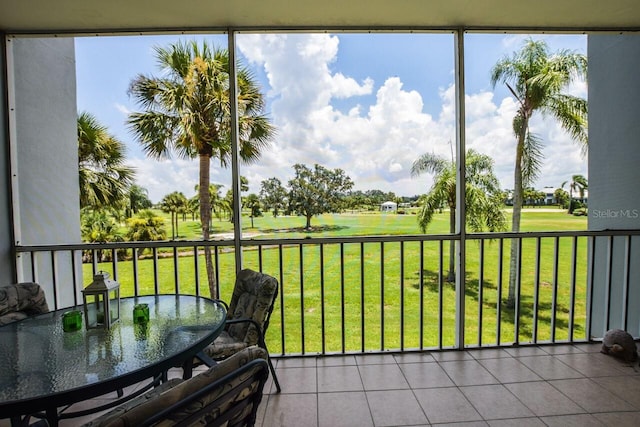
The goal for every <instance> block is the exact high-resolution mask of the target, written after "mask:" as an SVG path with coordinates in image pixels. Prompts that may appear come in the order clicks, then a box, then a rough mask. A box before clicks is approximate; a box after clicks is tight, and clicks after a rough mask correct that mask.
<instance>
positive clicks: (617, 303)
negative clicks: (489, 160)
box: [588, 34, 640, 337]
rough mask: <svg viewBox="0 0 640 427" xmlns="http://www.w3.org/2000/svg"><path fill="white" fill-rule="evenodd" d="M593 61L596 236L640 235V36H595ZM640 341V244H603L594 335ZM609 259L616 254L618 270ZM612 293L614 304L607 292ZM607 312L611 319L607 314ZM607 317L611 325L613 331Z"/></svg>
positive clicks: (592, 214) (599, 244) (592, 225)
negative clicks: (618, 332) (627, 335)
mask: <svg viewBox="0 0 640 427" xmlns="http://www.w3.org/2000/svg"><path fill="white" fill-rule="evenodd" d="M588 45H589V47H588V54H589V229H590V230H605V229H640V74H639V71H638V70H640V36H639V35H633V34H628V35H591V36H589V42H588ZM629 250H630V251H631V259H630V265H629V266H628V267H629V270H628V277H629V286H628V288H629V302H628V314H627V317H626V322H627V329H628V330H629V331H630V332H631V333H633V334H634V335H635V336H639V335H640V313H639V312H638V310H637V307H639V306H640V239H633V240H631V241H629V242H627V241H626V240H625V239H623V238H615V239H614V240H613V244H612V245H609V241H608V239H598V240H597V241H596V246H595V252H594V253H593V255H594V260H595V262H594V271H593V284H594V290H593V294H592V299H593V317H592V319H591V326H592V335H594V336H596V337H600V336H602V332H603V331H604V330H605V329H606V328H607V326H608V327H610V328H614V327H624V319H623V313H624V311H625V309H626V308H625V306H624V304H623V298H624V293H625V292H626V289H627V279H626V277H627V271H626V270H625V260H626V257H627V252H628V251H629ZM608 253H612V254H613V262H612V263H611V266H609V263H608V262H607V259H608ZM608 287H610V288H611V293H610V294H611V298H610V299H608V294H609V293H608V292H607V288H608ZM607 310H608V311H609V312H608V315H607ZM607 318H608V325H607Z"/></svg>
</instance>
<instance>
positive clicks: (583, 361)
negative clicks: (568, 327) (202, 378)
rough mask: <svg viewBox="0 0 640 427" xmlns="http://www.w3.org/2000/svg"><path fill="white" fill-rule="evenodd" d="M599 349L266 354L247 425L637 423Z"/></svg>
mask: <svg viewBox="0 0 640 427" xmlns="http://www.w3.org/2000/svg"><path fill="white" fill-rule="evenodd" d="M599 350H600V345H598V344H576V345H556V346H539V347H519V348H504V349H477V350H475V349H474V350H466V351H443V352H431V353H429V352H424V353H404V354H385V355H375V354H371V355H354V356H327V357H304V358H286V359H273V361H274V362H275V364H276V372H277V374H278V379H279V380H280V384H281V386H282V393H279V394H277V393H275V387H274V386H273V383H272V381H271V379H270V380H269V381H268V382H267V384H266V388H265V395H264V398H263V401H262V404H261V405H260V408H259V410H258V422H257V423H256V425H257V426H261V427H287V426H291V427H307V426H310V427H325V426H326V427H339V426H348V427H358V426H376V427H378V426H430V425H433V426H441V425H442V426H444V425H451V426H518V427H528V426H562V427H564V426H580V427H589V426H615V427H624V426H640V370H638V371H637V370H636V369H638V367H637V366H636V367H635V368H634V367H631V366H628V364H625V363H624V362H621V361H618V360H616V359H613V358H611V357H609V356H605V355H603V354H601V353H599ZM200 369H202V368H200ZM174 375H175V376H178V375H179V372H178V371H176V372H174V373H172V374H171V376H174ZM110 398H113V397H110V396H107V397H105V398H103V399H94V400H91V401H87V402H83V403H82V404H81V405H80V404H79V405H74V408H73V409H74V410H77V409H80V408H81V407H84V406H91V405H93V406H95V405H97V404H100V403H103V402H105V401H108V399H110ZM79 406H80V407H79ZM86 420H87V419H86V418H84V419H73V420H64V421H63V422H61V423H60V425H61V427H65V426H77V425H79V424H81V423H82V422H84V421H86ZM6 425H8V423H7V422H6V420H2V421H0V427H4V426H6Z"/></svg>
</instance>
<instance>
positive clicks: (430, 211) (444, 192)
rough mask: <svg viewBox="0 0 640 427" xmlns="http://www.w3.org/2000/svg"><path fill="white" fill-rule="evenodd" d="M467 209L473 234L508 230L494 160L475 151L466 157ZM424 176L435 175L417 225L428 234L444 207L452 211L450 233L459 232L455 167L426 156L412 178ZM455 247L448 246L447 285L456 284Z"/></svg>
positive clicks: (415, 166) (452, 245) (434, 156)
mask: <svg viewBox="0 0 640 427" xmlns="http://www.w3.org/2000/svg"><path fill="white" fill-rule="evenodd" d="M466 159H467V161H466V165H465V173H466V177H467V179H466V185H465V207H466V220H467V224H468V225H469V228H470V229H471V230H472V231H482V230H484V229H487V230H489V231H499V230H504V229H505V224H506V218H505V215H504V212H503V210H502V207H503V206H504V200H503V195H502V191H501V190H500V184H499V182H498V178H496V176H495V175H494V173H493V159H491V157H489V156H487V155H486V154H480V153H478V152H476V151H475V150H473V149H469V150H467V156H466ZM423 172H427V173H431V174H433V175H434V180H433V181H434V182H433V185H432V186H431V189H430V190H429V193H427V194H426V195H425V196H423V197H422V198H421V202H422V208H421V209H420V212H419V213H418V224H419V226H420V229H421V230H422V232H423V233H424V232H426V230H427V227H428V226H429V223H431V221H432V220H433V215H434V214H435V213H436V212H439V211H440V209H441V208H442V206H448V207H449V232H450V233H451V234H453V233H455V231H456V163H455V161H449V160H446V159H444V158H442V157H439V156H436V155H435V154H429V153H427V154H423V155H422V156H420V157H419V158H418V159H417V160H416V161H415V162H413V166H412V167H411V176H413V177H416V176H418V175H420V174H421V173H423ZM454 251H455V246H454V242H453V241H452V242H451V243H450V245H449V272H448V274H447V281H449V282H452V281H454V280H455V264H454V261H455V258H454Z"/></svg>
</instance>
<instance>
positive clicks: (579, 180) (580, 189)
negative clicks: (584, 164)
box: [561, 175, 589, 214]
mask: <svg viewBox="0 0 640 427" xmlns="http://www.w3.org/2000/svg"><path fill="white" fill-rule="evenodd" d="M565 185H567V181H565V182H563V183H562V186H561V187H562V188H564V186H565ZM588 187H589V184H588V182H587V178H585V177H584V176H583V175H573V176H571V182H569V209H568V211H567V213H569V214H572V213H573V210H574V209H575V204H574V203H573V202H574V200H573V194H574V192H577V193H578V194H579V195H580V200H584V192H585V190H586V189H587V188H588Z"/></svg>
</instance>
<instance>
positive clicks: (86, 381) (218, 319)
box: [0, 295, 226, 425]
mask: <svg viewBox="0 0 640 427" xmlns="http://www.w3.org/2000/svg"><path fill="white" fill-rule="evenodd" d="M141 303H145V304H148V305H149V315H150V320H149V322H148V323H147V324H146V325H145V324H134V322H133V307H134V306H135V305H136V304H141ZM74 309H75V310H82V306H78V307H72V308H66V309H63V310H57V311H53V312H50V313H46V314H42V315H39V316H36V317H31V318H28V319H25V320H21V321H18V322H14V323H9V324H7V325H4V326H1V327H0V418H11V422H12V425H22V424H23V423H28V420H29V415H33V414H38V416H40V417H44V416H46V418H47V420H48V421H49V424H50V425H56V424H57V423H58V420H59V419H61V418H71V417H73V416H79V415H84V414H85V411H82V413H81V412H76V413H72V414H69V413H64V412H63V413H61V414H59V413H58V408H60V407H64V406H66V405H70V404H72V403H75V402H80V401H83V400H87V399H91V398H93V397H96V396H100V395H104V394H106V393H110V392H113V391H118V396H121V390H122V389H123V388H125V387H127V386H129V385H132V384H136V383H139V382H141V381H145V380H147V379H149V378H152V381H151V382H150V383H149V384H148V386H147V387H145V388H143V389H141V390H142V391H140V390H138V391H137V392H136V393H133V394H131V395H129V396H126V397H123V398H121V399H119V400H117V401H115V402H112V403H111V404H109V405H107V406H108V407H111V406H115V405H117V404H119V403H121V402H122V401H124V400H127V399H130V398H133V397H135V396H136V395H139V394H141V393H142V392H143V391H144V390H147V389H149V388H150V387H151V386H153V385H157V384H158V382H159V381H160V379H161V378H162V377H163V376H164V374H165V373H166V372H167V371H168V370H169V369H170V368H172V367H174V366H182V365H185V367H186V368H185V373H186V376H189V375H190V373H191V366H192V361H193V358H194V357H198V358H200V359H201V360H203V361H204V362H205V363H206V364H208V365H210V364H211V363H212V361H211V359H210V358H208V357H207V356H206V355H205V354H204V353H203V352H202V350H203V349H204V348H205V347H206V346H207V345H208V344H210V343H211V342H213V340H214V339H215V338H216V337H217V336H218V335H219V334H220V332H221V331H222V330H223V328H224V324H225V320H226V309H225V307H224V305H223V304H222V303H221V302H219V301H214V300H211V299H208V298H204V297H198V296H192V295H152V296H140V297H131V298H123V299H121V301H120V320H119V321H118V322H116V323H115V324H114V325H113V326H112V327H111V329H109V330H105V329H89V330H87V329H86V325H85V324H84V319H83V325H82V328H81V329H80V330H78V331H75V332H64V331H63V329H62V316H63V314H64V313H65V312H67V311H70V310H74ZM107 406H105V407H101V408H97V410H99V409H106V407H107ZM23 416H26V417H24V418H23Z"/></svg>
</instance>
